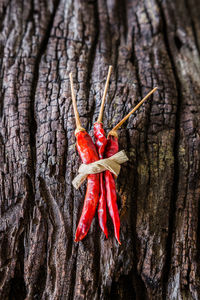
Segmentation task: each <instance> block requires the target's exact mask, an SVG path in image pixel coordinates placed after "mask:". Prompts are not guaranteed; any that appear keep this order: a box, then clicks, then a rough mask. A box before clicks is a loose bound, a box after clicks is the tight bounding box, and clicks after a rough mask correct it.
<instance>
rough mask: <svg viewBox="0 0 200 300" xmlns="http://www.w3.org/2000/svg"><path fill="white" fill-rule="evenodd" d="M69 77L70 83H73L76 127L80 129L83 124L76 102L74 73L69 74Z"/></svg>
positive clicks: (72, 92) (72, 91)
mask: <svg viewBox="0 0 200 300" xmlns="http://www.w3.org/2000/svg"><path fill="white" fill-rule="evenodd" d="M69 78H70V85H71V94H72V104H73V109H74V114H75V120H76V129H80V128H82V126H81V121H80V118H79V113H78V109H77V104H76V98H75V93H74V84H73V78H72V73H70V74H69Z"/></svg>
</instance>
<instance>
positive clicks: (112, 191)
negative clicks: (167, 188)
mask: <svg viewBox="0 0 200 300" xmlns="http://www.w3.org/2000/svg"><path fill="white" fill-rule="evenodd" d="M156 90H157V88H154V89H153V90H152V91H150V92H149V93H148V94H147V95H146V96H145V97H144V98H143V99H142V100H141V101H140V102H139V103H138V104H137V105H136V106H135V107H134V108H133V109H132V110H131V111H130V112H129V113H128V114H127V115H126V116H125V117H124V118H123V119H122V120H121V121H120V122H119V123H118V124H117V125H116V126H115V127H114V128H113V129H112V130H111V131H110V132H109V134H108V140H107V146H106V149H105V157H106V158H108V157H111V156H113V155H114V154H116V153H117V152H118V149H119V146H118V136H117V129H118V128H119V127H120V126H121V125H122V124H123V123H124V122H125V121H126V120H127V119H128V118H129V117H130V115H131V114H132V113H134V112H135V111H136V110H137V109H138V108H139V107H140V105H142V103H143V102H144V101H145V100H146V99H147V98H148V97H149V96H150V95H151V94H152V93H154V92H155V91H156ZM104 178H105V186H106V198H107V205H108V209H109V213H110V216H111V218H112V220H113V225H114V230H115V237H116V239H117V241H118V243H119V244H121V242H120V218H119V212H118V207H117V194H116V187H115V179H114V175H113V174H111V172H110V171H105V175H104Z"/></svg>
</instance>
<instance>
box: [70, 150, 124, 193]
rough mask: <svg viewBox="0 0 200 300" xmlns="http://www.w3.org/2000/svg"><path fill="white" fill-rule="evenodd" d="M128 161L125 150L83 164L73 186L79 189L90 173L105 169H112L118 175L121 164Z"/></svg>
mask: <svg viewBox="0 0 200 300" xmlns="http://www.w3.org/2000/svg"><path fill="white" fill-rule="evenodd" d="M126 161H128V157H127V156H126V153H125V151H124V150H122V151H120V152H118V153H116V154H115V155H113V156H111V157H109V158H104V159H100V160H97V161H95V162H93V163H91V164H87V165H86V164H82V165H81V166H80V168H79V170H78V175H77V176H76V177H75V178H74V180H73V181H72V184H73V186H74V187H75V188H76V189H78V188H79V187H80V186H81V184H82V183H83V182H84V181H85V179H86V178H87V176H88V175H89V174H97V173H101V172H103V171H106V170H108V171H110V172H112V173H113V174H114V175H115V176H116V177H117V176H118V175H119V172H120V168H121V166H120V165H121V164H123V163H124V162H126Z"/></svg>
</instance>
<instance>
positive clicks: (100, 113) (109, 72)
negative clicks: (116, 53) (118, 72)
mask: <svg viewBox="0 0 200 300" xmlns="http://www.w3.org/2000/svg"><path fill="white" fill-rule="evenodd" d="M111 72H112V66H109V69H108V75H107V79H106V84H105V88H104V93H103V97H102V101H101V107H100V112H99V117H98V119H97V123H101V122H102V119H103V110H104V104H105V100H106V94H107V91H108V85H109V80H110V75H111Z"/></svg>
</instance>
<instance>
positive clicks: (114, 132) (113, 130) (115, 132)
mask: <svg viewBox="0 0 200 300" xmlns="http://www.w3.org/2000/svg"><path fill="white" fill-rule="evenodd" d="M156 90H157V87H155V88H154V89H153V90H151V91H150V92H149V93H148V94H147V95H146V96H145V97H144V98H143V99H142V100H141V101H140V102H139V103H138V104H137V105H136V106H135V107H134V108H133V109H132V110H131V111H130V112H129V113H128V114H127V115H126V116H125V117H124V118H123V119H122V120H121V121H120V122H119V123H118V124H117V125H115V127H114V128H113V129H112V130H111V131H110V132H109V133H108V136H109V135H114V136H117V130H118V129H119V127H121V126H122V125H123V124H124V122H125V121H126V120H127V119H128V118H129V117H130V115H132V114H133V113H134V112H135V111H136V110H137V109H138V108H139V107H140V106H141V105H142V104H143V103H144V101H145V100H146V99H147V98H149V97H150V96H151V95H152V94H153V93H154V92H155V91H156Z"/></svg>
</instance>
